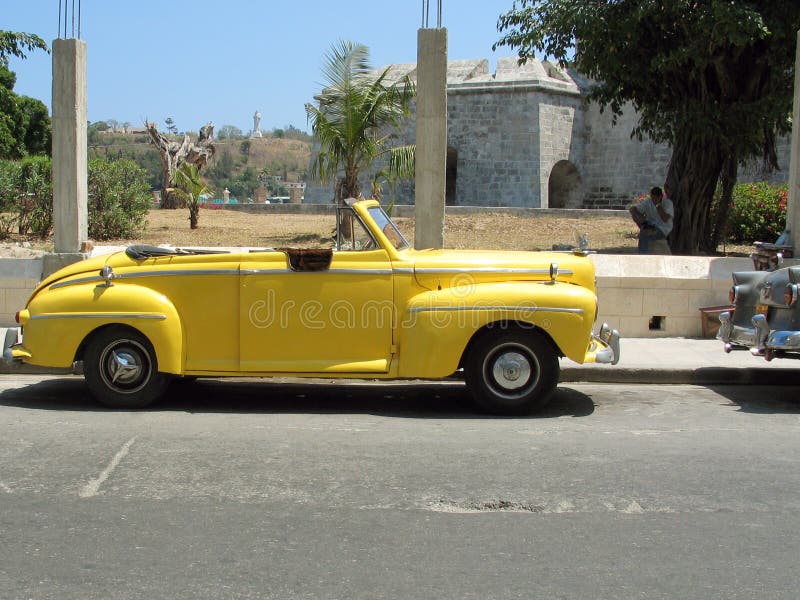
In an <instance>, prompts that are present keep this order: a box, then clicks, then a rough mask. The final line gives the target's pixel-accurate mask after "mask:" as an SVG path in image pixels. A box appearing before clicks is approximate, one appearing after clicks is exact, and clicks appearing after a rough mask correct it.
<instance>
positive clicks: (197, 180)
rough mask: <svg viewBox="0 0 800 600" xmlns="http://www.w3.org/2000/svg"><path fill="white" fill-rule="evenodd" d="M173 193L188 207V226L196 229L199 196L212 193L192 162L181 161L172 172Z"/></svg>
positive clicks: (198, 215) (198, 213)
mask: <svg viewBox="0 0 800 600" xmlns="http://www.w3.org/2000/svg"><path fill="white" fill-rule="evenodd" d="M172 182H173V183H174V184H175V193H177V194H178V196H179V197H181V198H182V199H183V200H184V202H185V203H186V206H187V207H188V208H189V227H190V228H191V229H197V222H198V221H199V219H200V197H201V196H203V195H210V194H212V193H213V192H212V190H211V189H209V187H208V186H207V185H206V184H205V182H203V179H202V177H200V169H199V168H198V167H197V165H194V164H192V163H183V164H182V165H181V167H180V168H179V169H178V170H176V171H175V172H174V174H173V181H172Z"/></svg>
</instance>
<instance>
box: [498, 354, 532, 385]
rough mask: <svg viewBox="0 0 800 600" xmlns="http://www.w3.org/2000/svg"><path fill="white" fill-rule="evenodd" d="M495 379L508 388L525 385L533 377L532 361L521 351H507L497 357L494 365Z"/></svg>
mask: <svg viewBox="0 0 800 600" xmlns="http://www.w3.org/2000/svg"><path fill="white" fill-rule="evenodd" d="M492 375H493V376H494V380H495V381H496V382H497V383H498V385H500V386H501V387H503V388H505V389H507V390H517V389H519V388H521V387H524V386H525V384H527V383H528V381H529V380H530V378H531V363H530V361H529V360H528V358H527V357H526V356H525V355H523V354H521V353H519V352H505V353H503V354H501V355H500V356H498V357H497V359H496V360H495V362H494V366H493V367H492Z"/></svg>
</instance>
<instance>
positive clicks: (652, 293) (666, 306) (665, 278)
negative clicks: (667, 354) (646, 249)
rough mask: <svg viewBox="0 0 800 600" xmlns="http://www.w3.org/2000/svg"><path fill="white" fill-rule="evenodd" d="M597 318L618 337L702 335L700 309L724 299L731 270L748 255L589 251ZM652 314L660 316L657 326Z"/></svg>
mask: <svg viewBox="0 0 800 600" xmlns="http://www.w3.org/2000/svg"><path fill="white" fill-rule="evenodd" d="M592 261H593V262H594V264H595V269H596V273H597V290H598V292H597V297H598V304H599V307H600V314H599V317H598V320H600V321H601V322H602V321H605V322H607V323H608V324H609V325H611V326H612V327H614V328H616V329H619V331H620V333H621V334H622V336H623V337H636V338H639V337H701V335H702V320H701V316H700V309H701V308H707V307H712V306H722V305H726V304H728V291H729V290H730V288H731V273H733V272H734V271H749V270H752V269H753V262H752V261H751V260H750V259H749V258H709V257H694V256H639V255H613V254H594V255H592ZM653 317H661V319H660V323H658V328H655V329H653V328H651V327H653V325H655V324H656V323H655V322H654V319H653Z"/></svg>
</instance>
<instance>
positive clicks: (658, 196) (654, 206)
mask: <svg viewBox="0 0 800 600" xmlns="http://www.w3.org/2000/svg"><path fill="white" fill-rule="evenodd" d="M630 212H631V217H632V218H633V220H634V222H635V223H636V225H638V226H639V247H638V248H639V254H648V253H649V251H650V242H654V241H656V240H665V239H667V236H668V235H669V233H670V231H672V224H673V217H674V216H675V209H674V207H673V205H672V200H670V199H669V198H667V197H666V196H665V195H664V192H663V191H662V190H661V188H660V187H657V186H656V187H654V188H653V189H652V190H650V197H649V198H646V199H645V200H643V201H642V202H640V203H639V204H634V205H633V206H631V208H630Z"/></svg>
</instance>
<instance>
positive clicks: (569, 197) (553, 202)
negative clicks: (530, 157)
mask: <svg viewBox="0 0 800 600" xmlns="http://www.w3.org/2000/svg"><path fill="white" fill-rule="evenodd" d="M582 184H583V181H582V180H581V175H580V173H578V169H577V167H575V165H573V164H572V163H571V162H569V161H568V160H560V161H558V162H557V163H556V164H555V165H553V168H552V170H551V171H550V179H549V181H548V183H547V199H548V203H547V205H548V206H549V207H550V208H580V207H581V202H582V200H583V185H582Z"/></svg>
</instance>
